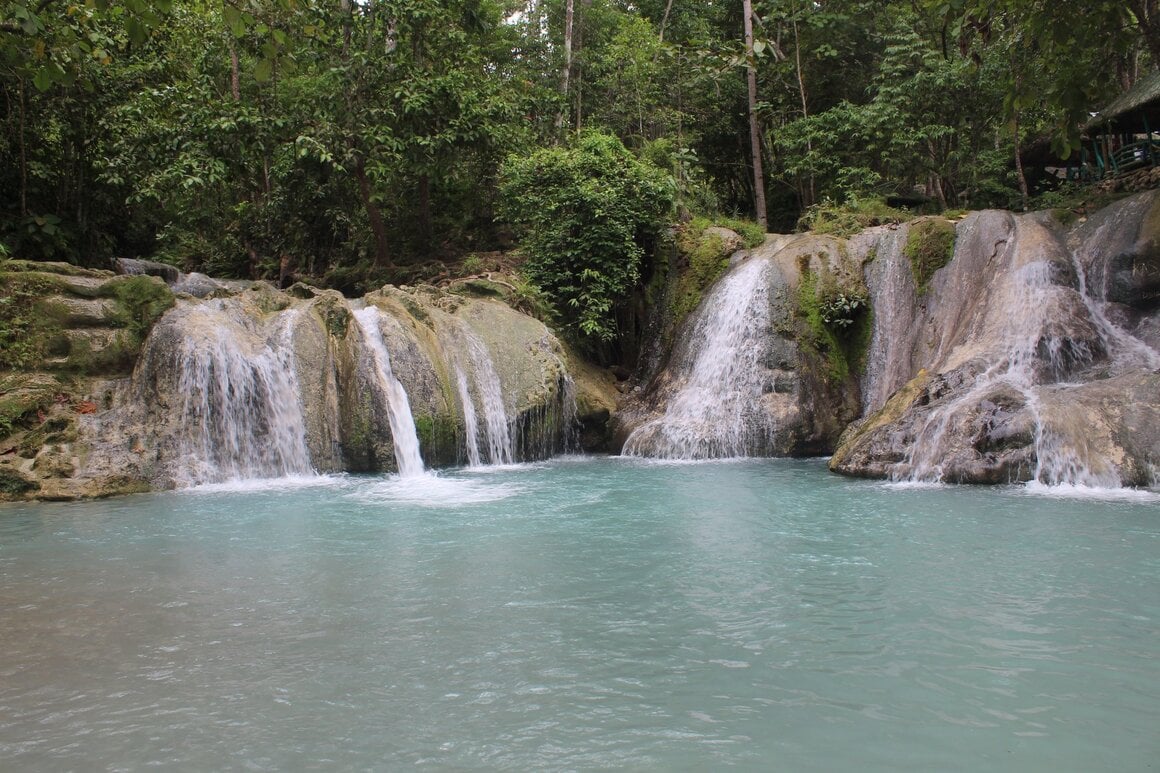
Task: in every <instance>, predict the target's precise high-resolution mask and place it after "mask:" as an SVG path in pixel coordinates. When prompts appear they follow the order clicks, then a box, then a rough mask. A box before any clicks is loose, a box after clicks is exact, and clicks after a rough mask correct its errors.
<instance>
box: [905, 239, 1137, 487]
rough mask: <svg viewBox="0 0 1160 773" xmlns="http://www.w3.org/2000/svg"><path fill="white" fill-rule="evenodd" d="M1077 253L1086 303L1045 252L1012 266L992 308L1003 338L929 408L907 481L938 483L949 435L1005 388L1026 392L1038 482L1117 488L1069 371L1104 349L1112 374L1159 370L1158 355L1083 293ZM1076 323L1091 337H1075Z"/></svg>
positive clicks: (1022, 394)
mask: <svg viewBox="0 0 1160 773" xmlns="http://www.w3.org/2000/svg"><path fill="white" fill-rule="evenodd" d="M1071 257H1072V265H1073V268H1074V270H1075V272H1076V274H1077V280H1078V281H1077V290H1078V299H1079V300H1080V301H1081V304H1075V303H1074V302H1072V303H1071V304H1070V305H1069V303H1068V301H1069V300H1070V299H1072V298H1075V296H1074V295H1072V293H1073V292H1075V291H1073V290H1072V289H1071V288H1069V287H1067V286H1066V285H1063V284H1060V283H1059V282H1058V281H1057V278H1056V274H1057V273H1058V272H1059V270H1060V267H1059V266H1058V265H1056V264H1053V263H1052V262H1050V261H1048V260H1038V261H1033V262H1028V263H1026V264H1024V265H1023V266H1021V267H1019V268H1018V269H1016V270H1014V271H1012V273H1011V275H1010V277H1009V278H1008V279H1007V281H1006V282H1005V283H1004V284H1003V285H1002V286H1001V288H1000V289H999V290H998V292H999V293H1001V294H1002V295H1003V296H1005V297H1003V298H1002V299H1001V300H1000V301H998V302H997V304H996V306H995V307H996V308H998V309H1000V310H1001V312H1000V313H1001V317H1000V318H999V319H998V320H997V321H996V322H994V323H993V324H996V325H997V329H996V331H995V335H994V340H996V341H998V342H1000V346H999V347H998V349H997V352H998V353H997V354H993V355H992V356H991V361H990V363H989V364H988V365H987V367H986V368H985V369H984V370H983V372H981V373H980V374H979V375H978V376H976V377H975V380H974V383H973V384H972V385H971V386H970V387H969V388H967V389H966V390H965V391H963V392H962V394H961V395H959V396H958V397H955V398H954V399H951V400H949V401H948V402H947V403H946V404H945V405H941V406H938V407H937V408H935V409H934V410H932V411H931V413H930V414H929V415H928V416H927V418H926V421H925V423H924V424H923V426H922V427H921V428H920V430H919V431H918V433H917V434H916V437H915V440H914V443H913V444H912V445H911V447H910V449H909V450H908V453H907V457H906V459H905V461H904V462H903V463H902V464H901V465H899V467H898V472H899V473H901V478H902V479H905V480H910V481H915V482H939V481H942V480H943V477H944V475H945V470H944V464H943V462H944V459H945V453H946V448H947V438H948V433H949V432H952V431H955V430H958V431H959V432H969V429H965V428H964V425H965V424H966V423H968V422H970V421H971V420H972V415H973V413H974V412H975V411H976V410H977V408H978V406H979V405H980V404H981V403H982V402H983V401H985V400H989V399H992V397H993V396H994V395H996V394H1001V393H1003V392H1008V393H1014V394H1017V395H1018V396H1019V397H1021V398H1022V402H1023V404H1024V405H1025V407H1026V409H1027V410H1028V411H1029V412H1030V414H1031V417H1032V419H1033V421H1034V425H1035V429H1034V445H1035V456H1036V468H1035V470H1034V471H1033V474H1032V478H1033V480H1034V481H1037V482H1038V483H1040V484H1044V485H1047V486H1072V487H1075V486H1078V487H1083V488H1091V489H1106V488H1117V487H1119V485H1120V480H1119V476H1118V473H1117V471H1116V469H1115V467H1114V466H1113V465H1112V464H1111V463H1110V462H1109V461H1108V460H1106V459H1103V458H1102V457H1101V456H1100V455H1099V454H1097V453H1095V452H1094V451H1093V450H1092V447H1093V445H1092V439H1091V438H1090V437H1088V436H1087V435H1086V432H1087V429H1086V427H1087V425H1086V423H1085V422H1084V421H1083V417H1082V416H1081V415H1079V414H1077V413H1076V412H1079V411H1082V410H1083V407H1082V406H1081V405H1078V404H1074V403H1071V402H1069V401H1068V400H1067V399H1066V398H1065V397H1063V395H1064V394H1066V392H1067V391H1068V390H1070V389H1073V388H1075V387H1076V385H1074V384H1070V383H1068V382H1067V379H1068V378H1069V377H1070V374H1072V373H1074V372H1076V371H1078V370H1082V369H1083V368H1085V367H1087V366H1090V365H1092V364H1093V363H1095V362H1096V361H1097V360H1100V359H1101V358H1104V357H1106V360H1107V369H1108V372H1109V374H1111V375H1117V374H1120V373H1124V372H1127V371H1130V370H1132V369H1138V368H1144V369H1156V368H1158V367H1160V353H1157V352H1156V351H1155V350H1153V349H1151V348H1150V347H1148V346H1147V345H1146V344H1144V343H1143V342H1142V341H1140V340H1138V339H1136V338H1134V337H1133V336H1131V335H1130V334H1128V333H1127V332H1126V331H1124V330H1122V329H1120V328H1118V327H1117V326H1115V325H1114V324H1112V323H1111V322H1110V321H1109V319H1108V317H1107V315H1106V313H1105V312H1104V308H1103V307H1104V304H1103V303H1102V302H1101V301H1099V300H1097V299H1095V298H1093V297H1091V296H1090V295H1089V293H1088V291H1087V282H1086V278H1085V275H1084V271H1083V266H1082V265H1081V264H1080V262H1079V261H1077V260H1075V256H1074V255H1072V256H1071ZM1077 306H1082V308H1083V309H1086V311H1087V314H1086V320H1078V321H1077V319H1076V316H1075V314H1076V311H1077V308H1076V307H1077ZM1067 318H1071V319H1072V327H1071V328H1069V329H1065V327H1064V326H1063V325H1062V324H1061V322H1060V320H1062V319H1067ZM1085 324H1086V325H1087V326H1088V329H1087V330H1086V331H1084V330H1083V326H1084V325H1085ZM1076 330H1080V331H1081V332H1083V333H1085V334H1086V335H1084V336H1080V337H1078V338H1077V337H1076V336H1075V335H1074V333H1075V331H1076Z"/></svg>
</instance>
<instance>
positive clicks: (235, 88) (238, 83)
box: [226, 30, 242, 102]
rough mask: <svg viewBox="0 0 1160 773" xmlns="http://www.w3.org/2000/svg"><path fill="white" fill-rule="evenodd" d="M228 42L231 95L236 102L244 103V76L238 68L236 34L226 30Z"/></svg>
mask: <svg viewBox="0 0 1160 773" xmlns="http://www.w3.org/2000/svg"><path fill="white" fill-rule="evenodd" d="M226 40H227V41H228V42H229V47H230V95H231V96H232V97H233V98H234V101H235V102H241V101H242V76H241V68H240V67H239V66H238V45H237V43H236V42H235V41H234V33H232V32H230V31H229V30H226Z"/></svg>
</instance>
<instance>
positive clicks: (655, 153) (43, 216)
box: [0, 0, 1160, 300]
mask: <svg viewBox="0 0 1160 773" xmlns="http://www.w3.org/2000/svg"><path fill="white" fill-rule="evenodd" d="M749 5H750V3H749V0H745V2H743V1H742V0H730V1H729V2H717V1H715V0H639V1H638V2H626V1H623V0H507V1H504V0H446V1H441V2H440V1H436V0H361V1H359V0H326V1H322V0H224V2H222V1H221V0H217V1H205V0H166V1H164V2H162V1H158V2H146V1H145V0H128V1H127V2H120V3H113V2H103V1H102V0H88V1H87V2H83V1H78V2H57V1H54V0H38V1H37V2H32V1H31V0H17V1H16V2H12V1H8V0H5V1H3V2H0V83H2V88H3V108H2V109H3V123H2V125H0V245H2V246H0V257H3V256H5V255H7V256H11V257H23V258H29V259H44V260H47V259H54V260H68V261H70V262H74V263H81V264H86V265H104V264H106V263H107V262H108V260H109V259H110V258H112V257H114V256H120V257H135V256H137V257H153V258H157V259H160V260H163V261H166V262H170V263H173V264H175V265H178V266H180V267H181V268H183V269H185V270H200V271H204V272H206V273H210V274H214V275H218V276H226V277H229V276H234V277H248V278H259V277H264V278H275V279H276V278H278V277H279V276H281V275H285V274H286V273H287V271H292V272H294V273H295V274H298V275H302V276H309V277H313V278H316V279H317V280H318V281H320V282H324V283H329V284H331V285H332V286H338V287H343V288H356V287H357V286H358V285H359V284H360V283H361V282H364V281H367V280H368V278H369V279H374V280H393V281H401V280H404V281H405V280H407V279H409V278H410V279H421V278H423V274H424V272H431V271H433V270H435V269H433V268H431V266H432V264H433V262H434V263H435V264H438V263H439V262H441V261H454V260H462V259H463V258H464V257H465V256H468V257H469V259H470V258H471V257H474V256H475V255H476V254H478V253H483V252H486V251H491V250H501V249H508V248H510V247H512V246H513V245H514V244H515V243H516V242H517V240H518V239H519V238H520V236H521V233H522V232H521V231H520V230H519V228H520V226H521V218H520V217H519V215H518V213H519V211H520V207H521V206H524V207H535V208H537V210H538V211H541V212H547V211H549V210H547V209H545V207H547V208H551V207H554V206H565V207H566V206H567V203H566V202H565V203H564V204H560V203H559V202H558V201H557V202H555V203H553V201H552V200H548V199H545V198H544V197H543V196H542V195H541V193H542V192H540V191H538V190H537V188H538V184H537V180H540V179H542V178H545V177H550V176H551V174H552V173H551V172H550V170H549V167H551V164H552V163H554V162H552V160H551V156H550V155H549V156H548V157H545V158H546V160H543V163H544V164H547V165H548V166H542V167H537V168H533V169H529V167H528V166H527V164H528V159H530V158H532V157H533V156H535V154H536V153H537V152H547V153H549V154H551V153H552V152H560V153H568V152H574V153H578V154H579V155H573V156H571V157H570V158H571V160H570V161H568V162H567V163H565V164H564V166H565V167H567V168H568V169H570V170H571V171H570V172H569V173H568V174H569V175H571V177H568V182H567V185H570V186H572V188H569V189H567V190H569V191H573V192H575V191H579V192H580V193H584V194H585V195H589V194H592V191H591V190H588V191H587V192H586V193H585V187H586V186H588V187H589V188H591V187H592V186H593V185H596V184H597V183H595V182H592V181H598V180H599V179H600V178H601V177H602V175H606V174H611V173H610V172H609V171H608V169H609V168H610V167H608V165H612V166H615V167H616V168H617V169H620V170H622V172H617V174H627V175H629V176H628V177H627V178H623V179H625V180H643V181H644V183H641V184H642V185H644V186H645V188H647V191H646V193H647V196H646V198H647V203H648V206H647V207H645V206H644V205H641V207H640V208H639V209H640V217H641V218H644V219H646V220H647V219H651V221H656V220H657V219H658V218H659V219H668V220H670V221H675V220H677V219H679V218H680V217H686V216H687V215H688V213H705V214H713V213H729V214H734V215H738V216H743V217H748V218H752V217H753V216H754V212H755V209H754V207H755V199H756V196H755V193H756V190H755V184H754V174H753V162H754V158H753V153H752V148H753V145H752V144H751V135H750V116H751V114H752V116H753V117H754V119H755V122H756V126H757V142H756V146H757V147H758V149H759V153H758V155H759V158H760V161H761V162H762V166H763V168H764V179H763V181H762V182H761V184H760V187H761V189H762V190H761V192H762V194H763V195H764V198H765V200H766V202H767V204H766V206H767V210H768V226H769V228H770V229H771V230H775V231H791V230H793V229H794V228H795V227H797V226H798V224H799V222H805V223H808V222H809V219H810V217H811V214H813V213H816V212H817V211H818V209H819V208H820V207H827V206H833V205H846V206H859V205H864V204H865V203H866V202H871V201H876V200H879V199H881V198H882V197H885V196H895V197H899V200H900V201H902V202H904V203H905V202H913V203H914V206H916V207H918V206H921V207H927V208H932V209H935V210H938V209H947V208H951V209H956V208H979V207H1012V208H1019V207H1022V206H1025V205H1026V204H1027V203H1028V200H1029V198H1033V197H1035V196H1037V195H1039V196H1042V195H1045V194H1047V195H1050V191H1051V189H1052V188H1053V187H1054V186H1055V185H1056V184H1057V183H1056V181H1054V180H1052V179H1046V178H1041V177H1037V176H1036V175H1035V174H1034V173H1033V171H1034V170H1032V169H1030V168H1028V169H1026V170H1025V171H1026V173H1023V171H1024V170H1022V169H1021V167H1020V164H1018V163H1017V162H1016V160H1017V158H1020V157H1021V155H1023V154H1025V153H1026V151H1027V149H1028V148H1038V150H1039V152H1040V153H1041V154H1042V153H1047V152H1050V153H1053V154H1054V155H1055V156H1056V157H1060V158H1065V157H1068V155H1069V154H1070V153H1072V152H1074V151H1075V150H1076V148H1078V146H1079V142H1080V129H1081V127H1082V125H1083V124H1084V122H1085V121H1086V120H1087V119H1088V117H1089V116H1090V113H1091V111H1092V110H1094V109H1097V108H1098V107H1099V106H1100V105H1102V104H1104V103H1106V102H1108V101H1110V99H1111V98H1112V97H1114V96H1115V95H1116V94H1118V93H1119V92H1121V91H1122V90H1123V89H1124V88H1126V87H1128V86H1130V85H1131V83H1132V82H1133V81H1134V80H1135V79H1137V78H1139V77H1140V76H1141V75H1143V74H1145V73H1147V72H1149V71H1150V70H1151V69H1152V67H1153V65H1154V64H1155V63H1157V62H1160V10H1158V9H1157V0H1127V1H1126V2H1125V0H1026V1H1024V0H1018V1H1017V0H814V1H812V2H811V1H809V0H754V1H753V2H752V16H751V17H750V19H751V22H752V29H753V32H752V39H751V42H750V44H749V45H748V46H747V45H746V39H745V36H744V33H743V30H744V28H745V24H744V21H745V17H746V13H747V8H748V6H749ZM749 68H752V72H753V74H754V76H755V79H754V83H755V93H754V99H753V100H752V102H751V101H750V99H749V93H748V90H747V83H746V74H747V70H748V69H749ZM593 137H598V138H599V139H598V140H593V139H592V138H593ZM584 138H587V139H584ZM584 142H587V143H588V144H587V148H588V149H589V150H590V151H591V150H592V149H594V148H595V149H596V151H598V152H597V155H596V156H591V157H589V156H585V155H584V152H586V151H583V150H582V149H580V148H579V145H580V144H583V143H584ZM626 154H627V155H626ZM586 159H587V160H586ZM593 159H595V160H593ZM557 162H560V159H559V158H558V159H557ZM560 163H562V162H560ZM521 164H522V165H521ZM569 164H571V166H569ZM577 164H579V166H577ZM585 164H589V166H584V165H585ZM577 169H579V170H580V171H579V172H578V171H577ZM642 169H643V170H644V171H642ZM623 170H627V172H625V171H623ZM505 175H506V177H505ZM513 178H514V179H515V180H516V182H512V179H513ZM505 181H506V182H505ZM666 186H667V187H666ZM567 195H571V194H567ZM577 195H579V194H577ZM566 197H567V196H565V198H566ZM596 200H597V199H595V198H593V197H592V196H591V195H589V201H596ZM610 202H611V200H610ZM612 203H615V205H616V206H618V207H620V206H624V204H623V203H622V202H621V203H616V202H611V203H610V205H612ZM629 208H630V209H631V207H629ZM512 213H516V214H514V215H513V214H512ZM603 214H607V211H604V213H603ZM588 216H589V217H590V218H592V219H599V218H600V217H601V216H602V210H601V205H599V203H597V204H593V205H592V208H591V209H590V210H589V212H588ZM803 216H804V221H803ZM550 219H551V218H549V220H550ZM651 221H650V222H651ZM642 222H643V221H642ZM523 225H524V227H527V223H526V222H525V223H523ZM636 225H640V223H637V224H636ZM618 227H619V226H618ZM635 227H636V226H634V224H633V223H631V222H630V223H628V224H627V225H624V226H623V228H625V229H628V230H627V231H623V232H621V233H619V235H616V239H619V240H620V241H621V242H626V240H627V241H628V242H631V241H632V240H636V242H637V243H638V245H640V242H641V240H642V239H647V238H649V233H650V230H649V229H648V228H644V229H637V231H634V230H633V229H634V228H635ZM577 238H588V237H584V236H580V235H578V236H577ZM589 246H590V247H592V248H593V249H592V250H590V251H595V252H599V246H600V245H589ZM645 247H647V245H640V248H641V249H644V248H645ZM630 251H631V250H630ZM613 252H615V249H614V250H613ZM581 257H582V256H581ZM633 259H636V258H635V257H633ZM613 268H614V267H611V266H610V267H609V270H613ZM582 269H583V267H581V269H580V270H582ZM591 270H592V271H593V272H594V273H595V272H596V271H597V270H603V269H601V267H599V266H597V267H595V268H593V269H591ZM639 279H640V277H639V276H637V275H635V274H634V275H630V276H626V277H620V278H619V279H618V280H617V281H621V280H623V281H627V282H630V283H631V282H633V281H639ZM610 287H612V286H611V285H609V286H608V287H606V288H605V290H606V291H607V292H613V290H611V289H609V288H610ZM572 289H575V288H572ZM564 290H565V291H567V290H568V288H567V287H565V288H564ZM577 292H578V291H577ZM557 300H558V299H557Z"/></svg>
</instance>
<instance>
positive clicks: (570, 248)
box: [500, 132, 673, 344]
mask: <svg viewBox="0 0 1160 773" xmlns="http://www.w3.org/2000/svg"><path fill="white" fill-rule="evenodd" d="M500 193H501V201H500V203H501V206H502V211H503V214H504V215H505V216H506V217H507V218H508V219H509V220H510V221H511V222H513V223H515V224H517V225H518V226H520V227H521V228H522V230H523V248H524V250H525V252H526V253H527V255H528V260H527V263H526V264H525V266H524V271H525V272H526V274H527V276H528V278H529V279H530V280H531V281H532V282H534V283H535V284H536V285H538V286H539V287H540V288H541V289H542V290H543V291H544V292H545V293H546V294H547V295H548V297H549V298H550V299H551V301H552V303H553V305H554V306H555V307H556V309H557V310H558V311H559V312H560V315H561V322H562V324H563V325H564V330H565V332H566V333H567V334H568V335H569V336H570V337H572V338H573V339H575V340H576V341H577V342H583V343H588V344H599V343H602V342H608V341H611V340H612V339H613V338H615V336H616V333H617V328H616V317H615V311H616V307H617V304H618V303H619V302H621V301H622V300H624V299H625V298H626V297H627V296H628V294H629V293H630V292H631V291H632V289H633V288H634V287H635V286H636V284H637V282H638V281H639V279H640V267H641V260H642V257H643V255H644V254H645V249H646V246H647V245H648V244H649V243H650V242H651V241H652V240H653V239H654V238H655V237H656V234H657V232H658V231H659V229H660V226H661V224H662V223H663V219H664V216H665V215H666V213H667V212H668V211H669V208H670V206H671V205H672V200H673V185H672V180H671V178H669V177H668V176H667V175H665V174H664V173H662V172H660V171H659V170H658V169H656V168H655V167H653V166H651V165H649V164H645V163H642V162H641V161H639V160H637V159H636V158H635V157H634V156H633V155H632V154H631V153H630V152H628V150H626V149H625V147H624V145H623V144H622V143H621V142H620V141H619V140H618V139H616V138H615V137H611V136H609V135H607V134H601V133H596V132H589V133H585V134H583V135H581V136H580V137H579V138H577V140H576V141H575V142H574V143H573V144H572V145H571V146H569V147H558V148H547V149H542V150H539V151H537V152H535V153H533V154H531V155H530V156H510V157H509V158H508V160H507V161H506V162H505V164H504V168H503V175H502V178H501V181H500Z"/></svg>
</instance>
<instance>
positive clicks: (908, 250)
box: [902, 218, 955, 295]
mask: <svg viewBox="0 0 1160 773" xmlns="http://www.w3.org/2000/svg"><path fill="white" fill-rule="evenodd" d="M902 251H903V254H905V255H906V257H907V258H908V259H909V260H910V269H911V272H912V273H913V274H914V284H915V287H916V288H917V290H918V294H919V295H925V294H926V291H927V289H928V288H929V287H930V279H931V277H932V276H934V272H936V271H938V270H939V269H940V268H942V267H943V266H945V265H946V264H947V263H950V261H951V258H953V257H954V255H955V226H954V224H953V223H951V222H949V221H947V220H944V219H942V218H929V219H924V220H919V221H917V222H915V223H913V224H912V225H911V226H910V232H909V233H908V234H907V235H906V245H905V246H904V247H903V248H902Z"/></svg>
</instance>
